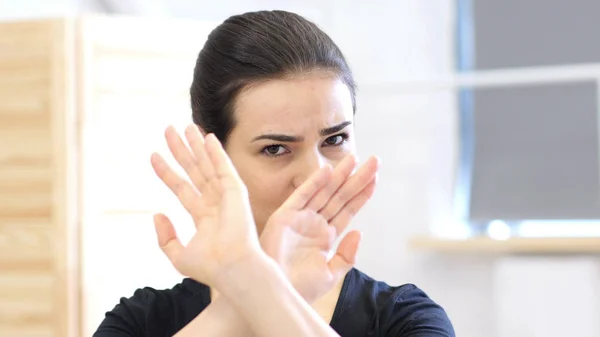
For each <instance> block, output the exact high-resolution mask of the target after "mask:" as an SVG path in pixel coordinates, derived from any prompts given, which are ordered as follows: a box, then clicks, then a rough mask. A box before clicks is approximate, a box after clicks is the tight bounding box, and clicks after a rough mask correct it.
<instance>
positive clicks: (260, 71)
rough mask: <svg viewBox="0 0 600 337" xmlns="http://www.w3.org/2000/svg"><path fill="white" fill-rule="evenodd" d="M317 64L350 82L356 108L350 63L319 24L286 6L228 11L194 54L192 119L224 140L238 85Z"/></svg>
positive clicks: (313, 68) (231, 122) (230, 126)
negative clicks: (247, 11)
mask: <svg viewBox="0 0 600 337" xmlns="http://www.w3.org/2000/svg"><path fill="white" fill-rule="evenodd" d="M319 70H323V71H328V72H331V73H332V74H334V75H335V76H337V77H338V78H339V79H340V80H341V81H343V82H344V83H345V84H346V85H347V86H348V88H349V90H350V93H351V96H352V105H353V108H354V110H356V98H355V96H356V84H355V83H354V78H353V76H352V72H351V71H350V67H349V66H348V64H347V62H346V60H345V58H344V56H343V54H342V52H341V51H340V50H339V48H338V47H337V46H336V44H335V43H334V42H333V41H332V40H331V38H330V37H329V36H328V35H327V34H325V32H323V31H322V30H321V29H319V27H317V25H315V24H314V23H312V22H310V21H308V20H306V19H305V18H303V17H302V16H300V15H297V14H294V13H290V12H285V11H259V12H250V13H245V14H241V15H235V16H232V17H230V18H229V19H227V20H225V21H224V22H223V23H222V24H220V25H219V26H217V28H215V29H214V30H213V31H212V32H211V33H210V35H209V36H208V40H207V41H206V43H205V44H204V47H203V48H202V50H201V51H200V54H199V55H198V59H197V61H196V66H195V68H194V79H193V82H192V85H191V88H190V95H191V104H192V119H193V121H194V123H195V124H196V125H198V126H199V127H200V128H201V129H202V130H203V131H204V132H206V133H214V134H215V136H217V138H218V139H219V140H220V141H221V142H222V143H223V144H225V143H226V142H227V138H228V136H229V134H230V133H231V130H232V129H233V127H234V126H235V120H234V108H235V102H236V98H237V96H238V95H239V94H240V92H241V91H242V90H244V89H245V88H247V87H248V86H250V85H253V84H257V83H260V82H264V81H268V80H272V79H283V78H290V77H294V76H297V75H302V74H305V73H307V72H311V71H319Z"/></svg>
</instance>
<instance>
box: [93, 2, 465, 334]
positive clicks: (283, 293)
mask: <svg viewBox="0 0 600 337" xmlns="http://www.w3.org/2000/svg"><path fill="white" fill-rule="evenodd" d="M190 94H191V101H192V111H193V115H192V117H193V121H194V126H192V127H189V128H188V129H186V135H185V136H186V139H187V142H188V144H189V148H188V147H187V146H186V145H185V143H184V141H183V140H182V139H181V138H180V137H179V135H178V134H177V133H176V132H175V131H174V130H173V129H172V128H169V129H167V132H166V139H167V143H168V145H169V148H170V151H171V152H172V154H173V155H174V157H175V158H176V159H177V161H178V163H179V164H180V165H181V166H182V167H183V168H184V169H185V171H186V173H187V175H188V176H189V178H190V181H191V183H188V182H187V181H186V180H184V179H183V178H181V177H178V176H177V175H176V174H175V173H174V171H173V170H172V169H171V168H169V167H168V166H167V164H166V163H165V161H164V160H163V159H162V158H161V157H160V156H158V155H156V154H155V155H153V157H152V165H153V167H154V169H155V172H156V174H157V175H158V176H159V177H160V179H162V180H163V182H164V183H165V184H166V185H167V186H168V187H169V188H170V189H171V190H172V191H173V193H174V194H176V195H177V197H178V198H179V199H180V201H181V203H182V204H183V205H184V207H185V208H186V210H187V211H188V212H189V213H190V215H191V216H192V218H193V219H194V222H195V224H196V228H197V233H196V235H195V236H194V237H193V238H192V240H191V241H190V243H189V244H188V246H186V247H184V246H182V245H181V243H180V242H179V240H178V239H177V236H176V234H175V231H174V227H173V225H172V224H171V222H170V221H169V220H168V218H167V217H166V216H164V215H157V216H155V226H156V231H157V236H158V241H159V244H160V246H161V248H162V249H163V251H164V252H165V254H166V255H167V256H168V257H169V259H170V260H171V262H172V263H173V265H174V266H175V268H177V270H179V271H180V272H181V273H182V274H184V275H187V276H189V278H186V279H185V280H184V281H183V282H182V283H181V284H178V285H176V286H175V287H174V288H172V289H169V290H160V291H159V290H154V289H150V288H144V289H140V290H137V291H136V292H135V293H134V295H133V297H131V298H128V299H125V298H123V299H122V300H121V302H120V303H119V304H118V305H117V306H116V307H115V308H114V309H113V310H112V311H110V312H108V313H107V314H106V318H105V319H104V321H103V322H102V323H101V325H100V327H99V328H98V330H97V332H96V333H95V335H94V336H95V337H125V336H144V337H159V336H160V337H162V336H173V335H174V336H178V337H184V336H232V337H233V336H242V335H248V336H250V335H256V336H267V335H269V336H271V335H272V336H335V335H341V336H404V337H411V336H412V337H416V336H419V337H430V336H431V337H433V336H454V331H453V328H452V325H451V323H450V321H449V319H448V317H447V315H446V313H445V311H444V310H443V309H442V308H441V307H440V306H439V305H437V304H436V303H434V302H433V301H432V300H431V299H430V298H428V297H427V296H426V294H425V293H424V292H423V291H421V290H420V289H418V288H417V287H415V286H414V285H403V286H399V287H392V286H389V285H387V284H385V283H383V282H379V281H376V280H373V279H372V278H370V277H368V276H367V275H365V274H363V273H361V272H360V271H358V270H356V269H354V268H352V267H353V264H354V261H355V258H356V253H357V249H358V244H359V241H360V233H358V232H356V231H350V232H349V233H348V234H347V235H346V236H344V237H343V238H342V240H341V241H340V244H339V246H338V248H337V250H336V252H335V254H334V255H333V257H331V258H329V254H328V253H329V250H330V249H331V248H332V244H333V241H334V240H335V239H336V238H337V237H338V235H340V234H341V233H342V232H343V231H344V230H345V229H346V227H347V226H348V224H349V222H350V220H351V219H352V217H353V216H354V214H356V212H358V210H360V208H362V206H363V205H364V204H365V203H366V202H367V200H368V199H369V198H370V197H371V195H372V193H373V189H374V187H375V184H376V172H377V169H378V161H377V159H376V158H370V159H369V160H367V161H366V162H365V163H364V164H363V165H362V166H361V167H360V168H359V169H358V170H356V159H355V157H354V152H355V144H354V133H353V129H352V122H353V117H354V112H355V109H356V104H355V94H356V86H355V83H354V79H353V76H352V73H351V72H350V69H349V67H348V65H347V63H346V61H345V59H344V57H343V55H342V53H341V52H340V51H339V49H338V48H337V46H336V45H335V44H334V43H333V41H331V39H330V38H329V37H328V36H327V35H326V34H325V33H324V32H322V31H321V30H320V29H319V28H318V27H317V26H316V25H314V24H313V23H311V22H309V21H307V20H305V19H304V18H302V17H300V16H298V15H296V14H292V13H288V12H283V11H261V12H254V13H246V14H243V15H237V16H233V17H231V18H229V19H227V20H226V21H225V22H224V23H222V24H221V25H220V26H218V27H217V28H216V29H215V30H214V31H213V32H212V33H211V34H210V35H209V37H208V40H207V42H206V44H205V45H204V47H203V49H202V50H201V52H200V54H199V56H198V60H197V63H196V67H195V70H194V79H193V83H192V86H191V89H190ZM203 135H206V138H205V137H204V136H203ZM221 144H222V147H221ZM355 171H356V172H355Z"/></svg>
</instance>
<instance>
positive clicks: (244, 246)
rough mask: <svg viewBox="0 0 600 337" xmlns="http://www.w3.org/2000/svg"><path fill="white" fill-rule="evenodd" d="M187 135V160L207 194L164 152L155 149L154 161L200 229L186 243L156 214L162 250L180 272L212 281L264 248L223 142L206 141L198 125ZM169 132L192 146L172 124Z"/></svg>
mask: <svg viewBox="0 0 600 337" xmlns="http://www.w3.org/2000/svg"><path fill="white" fill-rule="evenodd" d="M185 134H186V138H187V140H188V142H189V144H190V147H191V150H192V152H193V156H190V157H189V158H188V159H189V160H190V161H189V162H187V163H186V165H193V170H192V171H191V172H192V176H193V179H195V185H199V186H200V187H201V189H202V192H203V193H202V195H201V194H200V193H199V192H198V189H197V188H196V187H195V186H192V185H191V184H190V183H189V182H188V181H186V180H185V179H183V178H181V177H179V176H178V175H177V174H176V173H175V172H174V171H173V170H172V169H170V168H169V166H168V165H167V163H166V162H165V161H164V159H163V158H162V157H160V155H158V154H153V156H152V160H151V161H152V166H153V168H154V170H155V172H156V174H157V175H158V177H159V178H160V179H161V180H162V181H163V182H164V183H165V184H166V185H167V186H168V187H169V188H170V189H171V191H172V192H173V193H174V194H175V195H177V197H178V198H179V200H180V201H181V203H182V204H183V206H184V207H185V209H186V210H187V211H188V213H189V214H190V215H191V216H192V218H193V220H194V223H195V225H196V230H197V232H196V234H195V235H194V236H193V237H192V239H191V240H190V242H189V243H188V245H187V246H183V245H182V244H181V241H180V240H179V239H178V238H177V235H176V233H175V229H174V227H173V224H172V223H171V221H170V220H169V219H168V218H167V217H166V216H165V215H162V214H158V215H156V216H155V226H156V232H157V236H158V241H159V245H160V247H161V249H162V250H163V251H164V253H165V254H166V255H167V257H168V258H169V259H170V260H171V262H172V263H173V265H174V266H175V268H177V270H178V271H179V272H180V273H182V274H184V275H187V276H189V277H192V278H194V279H195V280H197V281H198V282H202V283H204V284H207V285H209V286H211V285H214V282H215V280H216V279H217V278H218V277H219V275H220V273H221V272H222V271H224V270H226V269H227V267H228V266H231V265H233V264H235V263H237V262H238V261H241V260H243V259H246V258H249V257H252V256H255V255H257V254H259V255H260V253H261V250H260V246H259V242H258V237H257V235H256V229H255V225H254V220H253V217H252V212H251V209H250V203H249V200H248V194H247V191H246V187H245V185H244V184H243V183H242V181H241V179H240V178H239V176H238V175H237V172H236V171H235V169H234V167H233V165H232V163H231V161H230V160H229V158H228V157H227V155H226V154H225V151H224V150H223V148H222V147H221V144H220V143H219V141H218V140H217V139H216V137H215V136H214V135H208V136H207V137H206V141H204V139H203V137H202V135H201V134H200V132H199V130H198V128H197V127H195V126H190V127H188V128H187V129H186V133H185ZM166 137H167V140H168V141H169V145H170V147H171V145H173V144H174V143H176V142H177V139H175V138H178V139H179V141H180V142H181V144H179V145H183V146H184V148H185V149H186V150H187V147H185V145H184V144H183V142H182V141H181V139H180V138H179V136H178V135H176V133H175V132H174V130H173V129H172V128H170V129H168V130H167V134H166ZM181 150H182V149H181V148H178V149H177V151H181ZM188 151H189V150H188ZM177 153H178V152H177ZM178 154H179V153H178ZM189 168H190V167H189V166H188V169H189Z"/></svg>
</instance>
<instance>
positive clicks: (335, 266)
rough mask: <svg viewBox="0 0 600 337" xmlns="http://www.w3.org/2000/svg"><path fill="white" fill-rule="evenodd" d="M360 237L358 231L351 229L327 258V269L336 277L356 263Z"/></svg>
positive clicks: (344, 273)
mask: <svg viewBox="0 0 600 337" xmlns="http://www.w3.org/2000/svg"><path fill="white" fill-rule="evenodd" d="M361 239H362V234H361V233H360V232H359V231H351V232H349V233H348V234H346V236H344V238H343V239H342V241H340V244H339V245H338V249H337V251H336V252H335V255H334V256H333V257H332V258H331V260H329V263H328V265H329V270H330V271H331V273H332V274H333V275H334V276H335V277H336V279H341V278H342V277H344V275H346V273H347V272H348V271H349V270H350V269H352V267H354V265H355V264H356V256H357V255H358V246H359V245H360V241H361Z"/></svg>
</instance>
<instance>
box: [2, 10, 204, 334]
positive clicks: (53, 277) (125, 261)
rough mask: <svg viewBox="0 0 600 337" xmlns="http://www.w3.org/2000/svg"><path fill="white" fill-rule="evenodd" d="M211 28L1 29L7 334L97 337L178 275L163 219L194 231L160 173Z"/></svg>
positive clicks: (129, 24)
mask: <svg viewBox="0 0 600 337" xmlns="http://www.w3.org/2000/svg"><path fill="white" fill-rule="evenodd" d="M214 26H215V24H214V23H200V22H189V21H167V20H156V19H152V20H151V19H135V18H115V17H112V18H109V17H81V18H68V19H56V20H39V21H27V22H5V23H0V336H12V337H25V336H32V337H33V336H36V337H37V336H56V337H58V336H60V337H62V336H80V335H81V336H90V335H91V333H92V332H93V329H94V328H95V327H96V325H97V324H98V323H99V321H100V320H101V319H102V316H103V314H104V312H105V311H107V310H110V309H112V307H113V306H114V305H115V304H116V303H117V302H118V300H119V297H120V296H129V295H131V294H132V293H133V290H134V289H135V288H138V287H143V286H147V285H148V286H155V287H170V286H172V285H173V284H174V282H177V281H178V280H179V279H180V278H181V277H180V276H179V275H177V273H176V272H175V271H174V270H172V267H171V266H170V265H169V264H168V262H167V261H166V259H165V258H164V257H163V256H162V255H161V253H160V251H159V250H158V248H157V247H156V243H155V238H154V233H153V224H152V220H151V216H152V213H153V212H155V211H167V212H169V214H170V215H173V217H174V218H175V220H177V221H178V223H179V224H181V225H182V226H183V228H182V232H183V234H184V237H185V235H186V232H187V233H191V230H190V229H191V226H192V225H191V224H189V227H185V226H187V225H188V223H186V222H187V219H186V217H185V214H184V213H183V211H182V210H181V209H180V208H179V206H178V204H177V202H176V200H175V198H174V197H173V196H171V195H170V193H169V192H168V191H167V190H166V188H164V187H163V186H162V185H161V183H160V182H159V181H158V180H157V178H155V177H154V176H153V173H152V169H151V167H150V165H149V156H150V154H151V152H152V151H159V152H161V153H168V152H167V151H166V145H165V144H164V139H163V137H162V135H163V130H164V128H165V127H166V126H167V125H169V124H174V125H176V126H177V127H183V126H185V125H186V124H188V123H190V122H191V111H190V108H189V97H188V96H189V93H188V88H189V85H190V83H191V79H192V71H193V67H194V64H195V58H196V56H197V54H198V52H199V50H200V49H201V48H202V46H203V44H204V41H205V40H206V37H207V35H208V33H209V32H210V31H211V30H212V28H214Z"/></svg>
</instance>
